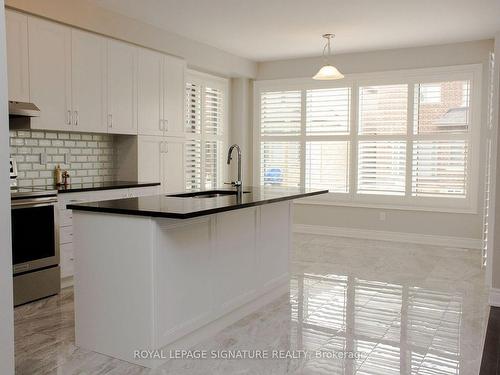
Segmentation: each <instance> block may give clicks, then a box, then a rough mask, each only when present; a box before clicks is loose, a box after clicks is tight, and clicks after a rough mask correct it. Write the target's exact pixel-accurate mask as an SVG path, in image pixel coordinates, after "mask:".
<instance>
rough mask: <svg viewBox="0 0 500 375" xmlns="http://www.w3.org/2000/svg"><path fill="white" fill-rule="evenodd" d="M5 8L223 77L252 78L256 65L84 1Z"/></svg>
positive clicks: (23, 1) (9, 0)
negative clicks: (163, 55) (148, 50)
mask: <svg viewBox="0 0 500 375" xmlns="http://www.w3.org/2000/svg"><path fill="white" fill-rule="evenodd" d="M5 4H6V6H8V7H10V8H13V9H17V10H20V11H24V12H27V13H32V14H34V15H38V16H41V17H45V18H48V19H52V20H54V21H58V22H62V23H66V24H68V25H71V26H75V27H79V28H82V29H85V30H89V31H93V32H96V33H100V34H103V35H106V36H110V37H113V38H117V39H121V40H124V41H127V42H130V43H135V44H138V45H141V46H144V47H148V48H152V49H156V50H158V51H161V52H164V53H168V54H171V55H175V56H179V57H183V58H185V59H186V61H187V63H188V66H189V67H190V68H193V69H197V70H201V71H205V72H207V73H213V74H218V75H222V76H226V77H233V76H234V77H255V75H256V71H257V64H256V63H255V62H253V61H250V60H248V59H245V58H242V57H239V56H236V55H232V54H230V53H227V52H224V51H222V50H219V49H217V48H214V47H211V46H208V45H206V44H203V43H199V42H196V41H193V40H191V39H187V38H184V37H182V36H179V35H176V34H173V33H169V32H167V31H165V30H162V29H160V28H158V27H154V26H151V25H148V24H146V23H143V22H140V21H137V20H134V19H132V18H129V17H125V16H122V15H119V14H117V13H114V12H110V11H108V10H106V9H104V8H101V7H98V6H96V5H94V4H90V3H88V2H86V1H85V0H71V1H67V0H43V1H42V0H6V1H5Z"/></svg>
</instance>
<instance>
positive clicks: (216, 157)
mask: <svg viewBox="0 0 500 375" xmlns="http://www.w3.org/2000/svg"><path fill="white" fill-rule="evenodd" d="M185 93H186V97H185V121H186V127H185V129H186V141H185V148H184V149H185V151H184V152H185V171H186V176H185V180H186V184H185V187H186V190H198V189H201V188H208V189H209V188H215V187H217V186H219V185H220V184H221V183H222V178H223V176H222V173H221V164H222V162H223V160H222V159H223V158H224V155H223V151H224V150H223V148H224V145H225V143H226V136H227V132H226V131H225V127H226V124H225V118H226V116H227V105H226V100H227V81H226V80H223V79H220V78H216V77H211V76H208V75H205V74H198V73H193V72H192V73H191V74H188V75H187V79H186V91H185Z"/></svg>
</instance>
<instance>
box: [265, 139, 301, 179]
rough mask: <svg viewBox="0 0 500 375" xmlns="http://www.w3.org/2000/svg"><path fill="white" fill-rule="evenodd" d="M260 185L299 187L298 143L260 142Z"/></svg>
mask: <svg viewBox="0 0 500 375" xmlns="http://www.w3.org/2000/svg"><path fill="white" fill-rule="evenodd" d="M260 161H261V166H260V182H261V184H262V185H274V186H299V185H300V142H261V148H260Z"/></svg>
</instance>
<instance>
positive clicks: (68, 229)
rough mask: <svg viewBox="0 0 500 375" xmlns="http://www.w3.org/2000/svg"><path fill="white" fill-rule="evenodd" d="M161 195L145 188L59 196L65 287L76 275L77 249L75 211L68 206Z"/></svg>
mask: <svg viewBox="0 0 500 375" xmlns="http://www.w3.org/2000/svg"><path fill="white" fill-rule="evenodd" d="M156 194H159V186H158V185H157V186H143V187H136V188H130V189H110V190H97V191H89V192H82V193H64V194H60V195H59V197H58V198H59V255H60V266H61V278H62V279H63V280H65V282H64V283H63V287H66V286H70V285H71V284H72V280H71V279H70V278H71V277H72V276H73V274H74V262H75V253H74V251H75V249H74V248H73V211H72V210H68V209H67V208H66V206H67V205H68V204H72V203H82V202H92V201H99V200H108V199H120V198H135V197H144V196H147V195H156Z"/></svg>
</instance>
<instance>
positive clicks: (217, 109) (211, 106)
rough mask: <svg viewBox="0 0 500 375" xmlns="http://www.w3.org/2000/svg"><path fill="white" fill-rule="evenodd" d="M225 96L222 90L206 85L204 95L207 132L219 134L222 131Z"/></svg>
mask: <svg viewBox="0 0 500 375" xmlns="http://www.w3.org/2000/svg"><path fill="white" fill-rule="evenodd" d="M223 104H224V98H223V93H222V91H221V90H219V89H216V88H211V87H208V86H207V87H205V97H204V108H205V116H204V124H203V126H204V128H205V133H206V134H210V135H218V134H220V133H221V131H222V117H223V114H224V108H223Z"/></svg>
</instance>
